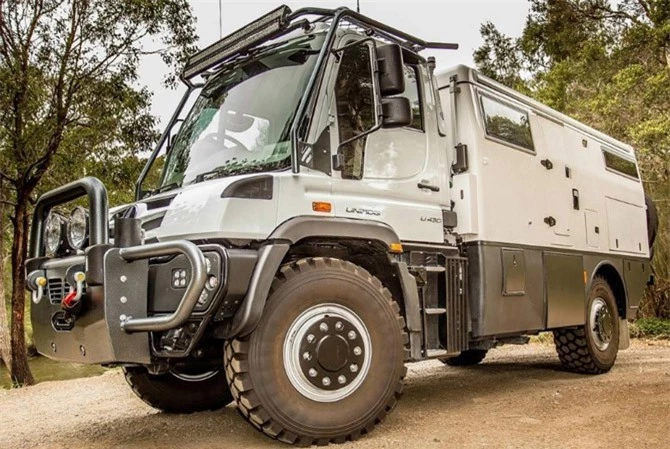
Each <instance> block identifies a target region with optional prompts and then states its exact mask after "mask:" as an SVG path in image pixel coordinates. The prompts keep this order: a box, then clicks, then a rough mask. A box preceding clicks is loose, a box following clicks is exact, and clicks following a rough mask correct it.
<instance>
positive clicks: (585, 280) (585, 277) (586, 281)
mask: <svg viewBox="0 0 670 449" xmlns="http://www.w3.org/2000/svg"><path fill="white" fill-rule="evenodd" d="M586 284H588V275H587V274H586V270H584V285H586Z"/></svg>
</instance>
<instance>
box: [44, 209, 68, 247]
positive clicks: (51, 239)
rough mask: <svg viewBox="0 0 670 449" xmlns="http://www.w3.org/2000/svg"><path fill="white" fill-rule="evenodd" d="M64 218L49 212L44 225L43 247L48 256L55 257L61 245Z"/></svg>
mask: <svg viewBox="0 0 670 449" xmlns="http://www.w3.org/2000/svg"><path fill="white" fill-rule="evenodd" d="M64 223H65V218H63V216H62V215H60V214H58V213H54V212H51V213H50V214H49V216H48V217H47V219H46V221H45V223H44V246H45V249H46V251H47V254H48V255H49V256H53V255H55V254H56V253H57V252H58V250H59V249H60V248H61V247H62V245H63V225H64Z"/></svg>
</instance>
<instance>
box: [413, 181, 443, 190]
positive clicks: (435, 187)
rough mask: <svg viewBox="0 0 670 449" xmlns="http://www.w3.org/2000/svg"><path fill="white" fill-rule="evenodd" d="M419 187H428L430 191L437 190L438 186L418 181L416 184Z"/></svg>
mask: <svg viewBox="0 0 670 449" xmlns="http://www.w3.org/2000/svg"><path fill="white" fill-rule="evenodd" d="M416 186H417V187H418V188H420V189H428V190H430V191H432V192H439V191H440V188H439V187H438V186H434V185H432V184H428V183H426V182H420V183H418V184H417V185H416Z"/></svg>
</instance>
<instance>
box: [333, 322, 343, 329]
mask: <svg viewBox="0 0 670 449" xmlns="http://www.w3.org/2000/svg"><path fill="white" fill-rule="evenodd" d="M343 327H344V324H342V321H338V322H337V323H335V329H337V330H338V331H341V330H342V328H343Z"/></svg>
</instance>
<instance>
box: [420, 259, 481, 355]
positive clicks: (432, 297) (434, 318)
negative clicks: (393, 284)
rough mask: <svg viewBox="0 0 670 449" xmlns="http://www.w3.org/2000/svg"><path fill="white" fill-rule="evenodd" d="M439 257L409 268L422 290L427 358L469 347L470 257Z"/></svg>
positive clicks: (424, 350) (424, 343)
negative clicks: (468, 294)
mask: <svg viewBox="0 0 670 449" xmlns="http://www.w3.org/2000/svg"><path fill="white" fill-rule="evenodd" d="M439 256H441V255H439V254H437V255H431V256H430V257H425V256H424V257H423V259H424V260H423V261H424V262H428V263H431V264H430V265H427V264H426V265H424V264H412V265H410V266H409V267H408V268H409V272H410V273H411V274H412V275H413V276H414V278H415V279H416V283H417V288H418V292H419V306H420V308H421V321H422V348H421V349H422V355H423V356H424V357H426V358H439V357H446V356H448V355H456V354H458V353H460V352H461V351H464V350H465V349H467V348H468V322H467V320H468V310H467V305H468V304H467V299H468V296H467V293H468V290H467V286H468V272H467V259H465V258H463V257H444V256H442V257H439ZM415 258H417V257H415ZM418 259H421V258H418ZM436 262H437V263H439V265H438V264H436Z"/></svg>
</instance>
